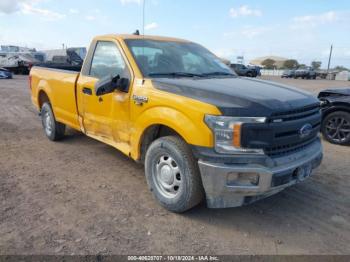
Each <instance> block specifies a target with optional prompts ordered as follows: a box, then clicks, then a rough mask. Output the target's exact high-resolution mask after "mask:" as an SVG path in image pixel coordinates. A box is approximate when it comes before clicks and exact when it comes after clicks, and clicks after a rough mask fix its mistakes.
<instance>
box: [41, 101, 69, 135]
mask: <svg viewBox="0 0 350 262" xmlns="http://www.w3.org/2000/svg"><path fill="white" fill-rule="evenodd" d="M41 122H42V124H43V128H44V131H45V134H46V136H47V137H48V138H49V139H50V140H51V141H57V140H60V139H62V138H63V136H64V132H65V130H66V126H65V125H64V124H62V123H59V122H57V121H56V119H55V116H54V114H53V111H52V108H51V105H50V104H49V103H44V104H43V106H42V107H41Z"/></svg>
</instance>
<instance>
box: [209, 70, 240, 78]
mask: <svg viewBox="0 0 350 262" xmlns="http://www.w3.org/2000/svg"><path fill="white" fill-rule="evenodd" d="M202 76H234V77H236V76H237V75H236V74H234V73H228V72H220V71H218V72H208V73H203V74H202Z"/></svg>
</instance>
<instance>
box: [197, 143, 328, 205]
mask: <svg viewBox="0 0 350 262" xmlns="http://www.w3.org/2000/svg"><path fill="white" fill-rule="evenodd" d="M322 156H323V154H322V144H321V141H320V139H317V140H316V141H315V142H314V143H312V144H311V145H309V146H308V147H307V148H304V149H303V150H301V151H299V152H295V153H293V154H289V155H286V156H282V157H276V158H268V159H267V161H264V163H266V164H264V163H261V162H260V163H252V161H251V160H250V159H249V161H244V158H246V157H245V156H244V155H243V156H241V158H242V159H241V161H240V163H239V164H232V163H231V164H224V163H213V162H209V161H203V160H199V161H198V164H199V169H200V173H201V177H202V182H203V186H204V189H205V193H206V199H207V205H208V207H210V208H226V207H237V206H242V205H245V204H249V203H251V202H254V201H256V200H258V199H261V198H265V197H267V196H270V195H273V194H275V193H278V192H280V191H281V190H283V189H284V188H286V187H289V186H291V185H294V184H296V183H298V182H301V181H303V180H305V179H306V178H308V177H309V176H310V175H311V173H312V171H313V169H315V168H316V167H318V166H319V165H320V163H321V161H322ZM244 162H246V163H244ZM251 175H253V176H255V175H256V176H257V177H258V180H257V181H256V182H255V183H253V184H250V183H244V184H240V183H235V182H234V183H232V179H231V178H232V177H240V178H243V179H244V176H251ZM237 181H238V182H239V180H237ZM244 181H245V182H246V181H247V180H244Z"/></svg>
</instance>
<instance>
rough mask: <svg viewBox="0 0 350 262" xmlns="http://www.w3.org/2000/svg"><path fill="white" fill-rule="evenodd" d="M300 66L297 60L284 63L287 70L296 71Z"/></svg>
mask: <svg viewBox="0 0 350 262" xmlns="http://www.w3.org/2000/svg"><path fill="white" fill-rule="evenodd" d="M298 66H299V63H298V61H297V60H295V59H288V60H286V61H284V63H283V67H284V68H286V69H294V68H298Z"/></svg>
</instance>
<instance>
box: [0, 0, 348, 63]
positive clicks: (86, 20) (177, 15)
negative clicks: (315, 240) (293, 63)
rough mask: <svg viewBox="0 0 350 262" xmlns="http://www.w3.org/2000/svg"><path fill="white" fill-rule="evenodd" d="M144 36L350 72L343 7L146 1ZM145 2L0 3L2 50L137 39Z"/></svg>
mask: <svg viewBox="0 0 350 262" xmlns="http://www.w3.org/2000/svg"><path fill="white" fill-rule="evenodd" d="M145 1H146V2H145V17H144V18H145V23H144V24H145V34H149V35H161V36H172V37H179V38H185V39H188V40H191V41H194V42H197V43H200V44H202V45H203V46H205V47H207V48H208V49H209V50H211V51H212V52H214V53H215V54H217V55H218V56H221V57H223V58H227V59H230V60H231V61H232V62H235V61H236V58H237V56H244V62H245V63H248V62H249V60H251V59H254V58H256V57H261V56H267V55H275V56H282V57H287V58H293V59H297V60H298V61H299V62H300V63H305V64H307V65H309V64H310V63H311V61H313V60H317V61H322V67H326V66H327V61H328V55H329V50H330V46H331V44H333V50H334V52H333V59H332V63H331V66H337V65H343V66H347V67H350V1H349V0H332V1H329V0H293V1H281V0H279V1H273V0H264V1H258V0H255V1H254V0H252V1H248V0H242V1H239V0H216V1H215V0H176V1H175V0H145ZM142 14H143V0H99V1H92V0H85V1H84V0H74V1H72V0H0V45H6V44H15V45H22V46H27V47H35V48H37V49H39V50H43V49H56V48H61V47H62V44H63V43H64V44H65V45H67V46H68V47H73V46H74V47H77V46H88V45H89V42H90V41H91V39H92V38H93V37H94V36H96V35H102V34H109V33H133V32H134V31H135V30H136V29H140V31H141V32H142V31H143V15H142Z"/></svg>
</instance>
